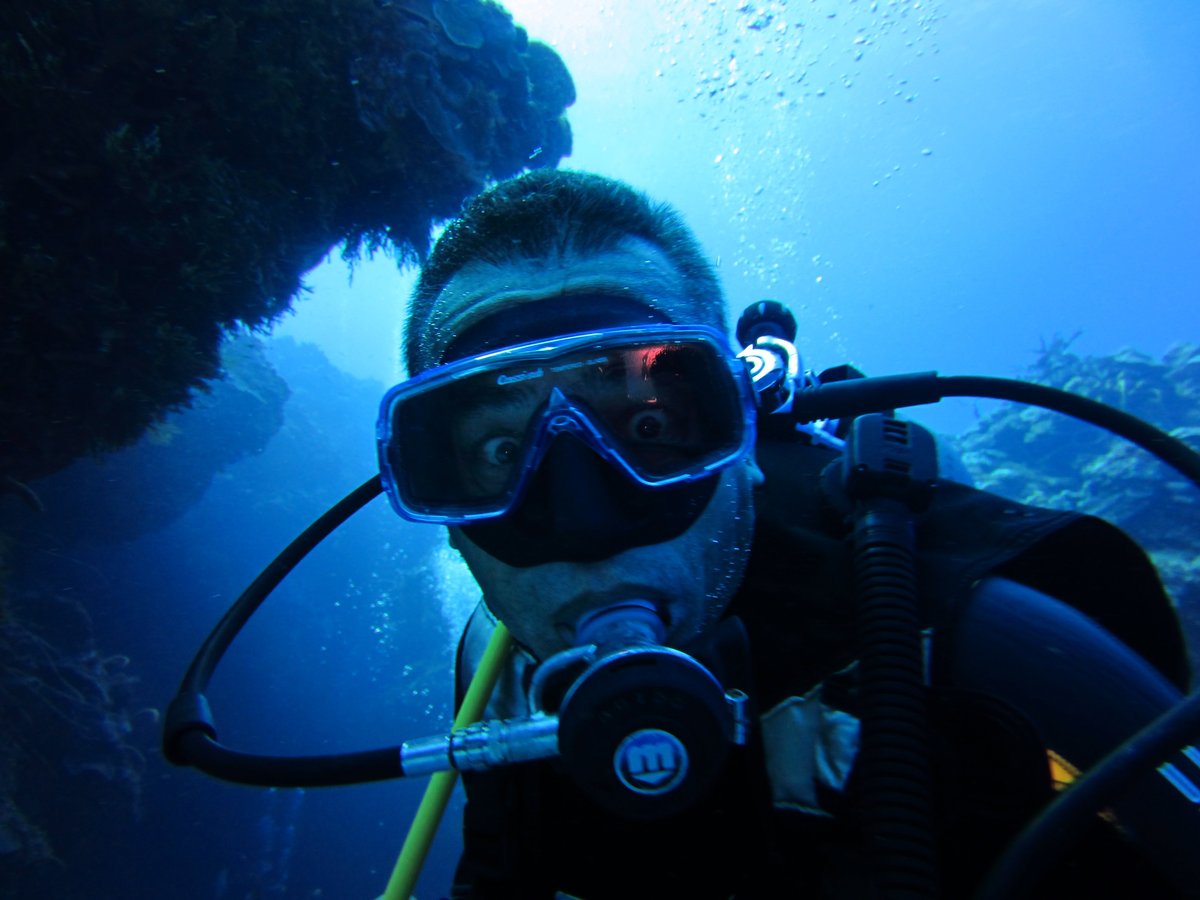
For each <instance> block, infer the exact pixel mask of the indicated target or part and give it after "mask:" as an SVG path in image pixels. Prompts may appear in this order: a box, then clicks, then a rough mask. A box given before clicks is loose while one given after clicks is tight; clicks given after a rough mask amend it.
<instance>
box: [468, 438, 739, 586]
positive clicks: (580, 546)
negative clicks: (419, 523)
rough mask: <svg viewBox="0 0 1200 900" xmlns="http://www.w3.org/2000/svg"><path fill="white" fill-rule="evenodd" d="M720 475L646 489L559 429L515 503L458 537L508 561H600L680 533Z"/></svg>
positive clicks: (698, 511)
mask: <svg viewBox="0 0 1200 900" xmlns="http://www.w3.org/2000/svg"><path fill="white" fill-rule="evenodd" d="M718 477H719V476H717V475H712V476H710V477H707V478H703V479H700V480H698V481H691V482H686V483H683V484H679V485H672V486H670V487H664V488H647V487H645V486H643V485H640V484H638V483H637V482H636V481H634V480H633V479H632V478H630V477H629V476H628V475H626V474H625V472H624V471H622V470H621V469H620V468H618V467H617V466H615V465H613V464H610V463H609V462H608V461H607V460H605V459H604V458H603V457H602V456H600V455H599V454H598V453H597V452H596V451H595V450H593V449H592V448H591V447H590V446H588V444H587V443H585V441H584V440H583V439H582V438H580V437H577V436H576V435H575V433H573V432H572V431H562V432H560V433H559V434H558V435H556V436H555V437H554V438H553V440H552V441H551V443H550V447H549V449H548V450H547V452H546V454H545V456H544V457H542V461H541V464H540V465H539V466H538V470H537V473H536V474H535V475H534V477H533V478H532V480H531V481H530V483H529V485H528V487H527V488H526V490H525V495H524V497H522V498H521V501H520V502H519V504H518V505H517V507H516V508H515V509H514V510H513V511H512V512H511V513H509V515H507V516H505V517H504V518H502V519H495V520H491V521H488V522H482V523H480V524H477V525H467V526H465V527H464V528H463V534H465V535H466V537H467V538H469V539H470V540H471V541H473V542H474V543H476V544H478V545H479V546H480V547H481V548H482V549H483V550H484V551H486V552H487V553H489V554H491V555H492V556H494V557H496V558H497V559H499V560H500V561H501V562H503V563H506V564H507V565H510V566H517V567H525V566H532V565H538V564H540V563H545V562H559V561H561V562H597V561H599V560H602V559H608V558H609V557H612V556H615V555H617V554H618V553H620V552H622V551H624V550H628V549H631V548H633V547H640V546H644V545H648V544H657V543H661V542H662V541H667V540H671V539H672V538H675V537H678V536H679V535H681V534H682V533H683V532H684V531H686V530H687V528H688V527H689V526H690V525H691V524H692V523H693V522H694V521H695V520H696V519H697V518H698V517H699V516H700V514H701V513H702V512H703V511H704V508H705V507H706V506H707V505H708V502H709V500H710V499H711V498H712V495H713V491H714V490H715V489H716V485H717V478H718Z"/></svg>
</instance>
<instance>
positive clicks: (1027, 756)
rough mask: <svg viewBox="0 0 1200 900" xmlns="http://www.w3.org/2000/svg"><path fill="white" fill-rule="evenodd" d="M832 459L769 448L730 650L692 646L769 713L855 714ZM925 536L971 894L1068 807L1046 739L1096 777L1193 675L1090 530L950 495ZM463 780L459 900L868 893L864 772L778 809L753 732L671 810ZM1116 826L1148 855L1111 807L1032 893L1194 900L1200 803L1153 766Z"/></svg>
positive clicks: (520, 778)
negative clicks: (1030, 832)
mask: <svg viewBox="0 0 1200 900" xmlns="http://www.w3.org/2000/svg"><path fill="white" fill-rule="evenodd" d="M834 456H835V454H834V452H833V451H829V450H826V449H823V448H819V447H813V446H810V445H808V444H807V443H805V442H803V441H790V440H778V439H772V440H762V439H761V438H760V442H759V448H758V461H759V464H760V466H761V467H762V469H763V470H764V473H765V474H766V484H765V486H764V488H763V490H762V492H761V496H760V497H759V498H758V504H757V521H756V528H755V536H754V546H753V552H752V556H751V560H750V564H749V567H748V570H747V573H746V577H745V580H744V583H743V585H742V587H741V589H740V591H739V593H738V594H737V596H736V598H735V600H734V601H733V603H732V604H731V606H730V609H729V613H728V616H729V618H728V619H727V621H726V623H725V625H724V627H723V628H721V629H718V631H717V633H716V637H715V638H714V641H715V642H716V643H714V642H713V641H710V642H709V645H708V646H706V647H705V646H698V647H697V648H689V649H690V650H692V651H693V652H694V653H695V655H697V657H698V658H702V659H704V661H705V663H706V664H709V665H711V666H712V667H713V668H714V670H715V671H716V673H717V674H718V676H719V677H720V678H722V680H723V683H724V684H726V685H727V686H737V687H741V688H743V689H745V690H746V691H747V693H749V694H750V696H751V700H752V703H753V710H754V712H755V713H756V714H762V713H763V712H765V711H767V710H770V709H771V708H772V707H775V706H776V704H779V703H780V702H781V701H784V700H785V699H786V698H789V697H796V696H800V695H803V694H805V693H807V692H810V691H811V690H812V689H813V688H814V686H817V685H821V686H822V688H821V689H822V691H823V695H824V696H825V698H826V700H827V701H828V702H829V703H831V704H833V705H836V706H837V707H838V708H839V709H842V710H845V711H847V712H849V713H851V714H853V713H854V712H855V703H856V686H855V678H854V674H853V668H851V669H850V670H849V671H847V666H849V665H850V664H851V663H853V662H854V660H855V630H854V608H853V598H852V588H851V586H852V584H853V572H852V567H851V557H850V550H849V546H848V534H849V524H848V522H847V520H846V518H845V517H844V516H843V515H842V514H840V513H838V512H837V511H836V510H835V509H834V508H833V506H832V505H831V504H830V503H829V502H828V501H827V500H826V499H825V494H824V492H823V490H822V487H821V471H822V470H823V469H824V467H825V466H826V465H827V464H828V463H829V461H830V460H831V459H832V458H834ZM917 539H918V548H919V559H918V573H917V574H918V583H919V586H920V595H921V602H922V605H923V611H922V614H923V618H924V621H925V622H926V624H927V625H928V626H929V627H930V628H931V629H932V632H931V633H932V634H933V638H932V641H931V643H930V645H929V646H930V650H929V656H928V665H929V676H930V682H931V686H930V688H929V699H930V704H929V708H930V715H931V720H932V725H931V729H930V732H931V733H930V747H931V753H930V758H931V762H932V769H933V775H934V804H935V809H936V812H937V836H938V850H939V871H940V873H941V895H942V896H943V897H967V896H970V894H971V893H972V892H973V890H974V889H975V888H976V887H977V885H978V883H979V880H980V879H981V877H982V876H983V875H984V874H985V873H986V871H987V869H988V868H989V867H990V865H991V864H992V863H993V862H994V861H995V859H996V858H997V857H998V855H999V854H1000V853H1001V851H1002V850H1003V848H1004V847H1005V845H1006V843H1007V842H1008V841H1009V840H1010V839H1011V837H1012V836H1013V835H1014V834H1015V833H1016V832H1017V831H1018V830H1019V829H1020V827H1021V826H1022V825H1023V824H1024V823H1025V822H1027V821H1028V819H1029V818H1030V816H1031V815H1032V814H1033V813H1035V812H1036V811H1037V810H1038V809H1039V808H1040V807H1041V806H1042V805H1044V804H1045V803H1046V802H1047V800H1048V799H1050V798H1051V797H1052V794H1053V788H1052V784H1051V778H1050V767H1049V765H1048V762H1047V750H1052V751H1054V752H1055V753H1057V754H1059V755H1060V756H1061V757H1063V758H1065V760H1066V762H1068V763H1070V764H1073V765H1074V766H1077V767H1078V768H1080V769H1084V770H1086V769H1087V767H1088V766H1090V765H1092V764H1093V763H1094V762H1095V761H1096V760H1097V759H1099V758H1100V757H1101V756H1102V755H1103V754H1104V753H1105V752H1107V751H1108V750H1109V749H1111V748H1112V747H1113V746H1115V745H1116V744H1118V743H1120V741H1121V740H1122V739H1124V738H1125V737H1127V736H1128V735H1129V734H1130V733H1132V732H1133V731H1135V730H1136V729H1137V728H1139V727H1140V726H1142V725H1144V724H1145V723H1147V722H1148V721H1149V720H1150V719H1152V718H1153V717H1154V716H1155V715H1157V714H1158V713H1160V712H1161V711H1162V710H1163V709H1165V708H1167V707H1169V706H1170V705H1171V704H1172V703H1173V702H1175V700H1177V698H1178V697H1179V695H1180V692H1181V691H1182V690H1186V687H1187V683H1188V677H1189V675H1188V667H1187V661H1186V654H1185V651H1184V646H1183V641H1182V638H1181V635H1180V632H1179V629H1178V625H1177V622H1176V619H1175V616H1174V614H1173V612H1172V610H1171V608H1170V604H1169V602H1168V600H1167V599H1166V597H1165V596H1164V594H1163V591H1162V588H1161V585H1160V584H1159V581H1158V578H1157V576H1156V574H1155V572H1154V570H1153V568H1152V567H1151V566H1150V564H1149V562H1148V561H1147V559H1146V557H1145V555H1144V554H1143V553H1142V552H1141V550H1140V549H1139V548H1137V547H1136V545H1134V544H1133V543H1132V542H1130V541H1129V540H1128V539H1127V538H1125V537H1124V536H1123V535H1122V534H1121V533H1120V532H1118V531H1116V530H1115V529H1113V528H1111V527H1110V526H1108V525H1106V524H1104V523H1102V522H1100V521H1098V520H1096V519H1091V518H1087V517H1081V516H1077V515H1074V514H1069V513H1058V512H1050V511H1046V510H1038V509H1032V508H1028V507H1023V506H1020V505H1018V504H1015V503H1011V502H1009V501H1006V500H1003V499H1000V498H997V497H995V496H992V495H988V494H984V493H981V492H978V491H974V490H972V489H970V488H967V487H964V486H961V485H955V484H952V483H946V484H943V485H942V486H940V488H939V490H938V492H937V499H936V500H935V502H934V504H933V506H932V508H931V509H930V510H929V511H928V512H927V513H926V514H925V515H924V516H923V517H922V518H921V519H920V520H919V522H918V527H917ZM1052 598H1057V599H1052ZM733 623H740V627H739V626H738V625H736V624H733ZM743 629H744V631H743ZM743 634H744V636H745V639H743V638H742V637H741V636H742V635H743ZM1113 635H1119V636H1120V640H1117V639H1116V638H1114V637H1113ZM1131 648H1132V649H1131ZM835 673H841V674H835ZM756 721H757V719H756ZM464 781H465V783H466V787H467V792H468V804H467V808H466V813H465V822H464V840H465V850H464V853H463V857H462V860H461V863H460V866H459V872H458V877H457V879H456V887H455V894H454V896H456V897H464V898H465V897H478V898H485V897H514V898H517V897H519V898H539V897H553V896H554V892H555V891H556V890H561V891H564V892H567V893H569V894H571V895H575V896H578V897H582V898H585V900H595V898H605V897H620V898H634V897H688V898H700V897H714V898H717V897H719V898H726V897H738V898H744V897H780V896H796V897H828V898H843V897H845V898H861V897H870V896H872V895H873V894H872V888H871V876H870V874H869V863H868V862H867V857H866V855H865V852H864V850H863V846H862V845H863V841H862V836H861V830H860V827H859V826H860V822H859V810H860V804H859V795H858V792H857V790H856V783H855V779H854V777H853V775H852V776H851V777H850V781H849V784H848V785H846V786H845V789H844V790H841V791H828V790H826V791H824V792H823V793H822V796H821V797H820V808H821V811H819V812H818V811H814V810H811V809H810V810H804V809H799V808H796V806H795V805H794V804H793V805H791V806H788V805H787V804H782V805H781V804H780V803H778V798H777V797H773V794H772V784H771V782H770V781H769V780H768V775H767V772H766V766H765V763H764V745H763V736H762V733H761V730H760V729H754V730H753V731H752V734H751V737H750V741H749V743H748V744H747V745H746V746H745V747H741V748H735V749H734V750H733V751H732V753H731V756H730V758H729V761H728V763H727V765H726V767H725V769H724V771H723V774H722V776H721V778H720V779H719V782H718V783H717V784H716V786H715V787H714V788H713V790H712V791H711V793H710V794H709V795H708V796H707V797H706V798H705V799H704V800H703V801H702V802H700V803H699V804H698V805H697V806H696V807H695V808H692V809H690V810H688V811H687V812H686V813H683V814H681V815H678V816H675V817H672V818H668V819H656V820H652V821H648V822H639V821H629V820H625V819H622V818H619V817H616V816H614V815H611V814H609V813H607V812H605V811H604V810H601V809H599V808H598V807H596V806H595V805H594V804H593V803H592V802H591V801H590V800H589V799H588V798H587V797H586V796H584V795H583V794H582V793H581V792H580V791H579V790H578V789H577V788H576V787H575V786H574V785H573V784H572V783H571V782H570V781H569V780H568V779H567V778H565V777H564V776H563V775H562V774H561V773H560V771H559V769H558V766H557V764H556V763H554V762H546V763H531V764H525V765H520V766H514V767H510V768H508V769H500V770H494V771H490V772H486V773H478V774H468V775H466V776H465V777H464ZM1115 818H1116V821H1117V822H1119V823H1120V826H1121V828H1122V829H1124V830H1125V831H1126V832H1129V833H1133V834H1136V836H1137V837H1138V838H1139V839H1140V840H1139V842H1138V845H1137V846H1135V845H1134V842H1133V841H1131V840H1127V839H1126V838H1125V837H1123V836H1122V835H1121V834H1119V833H1118V830H1117V828H1115V827H1114V826H1113V825H1112V824H1111V819H1112V817H1111V816H1110V817H1109V820H1103V819H1101V818H1097V819H1096V821H1095V823H1094V826H1093V828H1092V830H1091V832H1090V833H1089V834H1087V835H1086V836H1085V838H1084V840H1083V842H1082V844H1080V845H1078V846H1077V847H1076V849H1075V850H1074V851H1073V852H1072V853H1071V854H1070V856H1069V857H1064V858H1063V859H1061V860H1060V861H1059V864H1058V865H1057V867H1056V869H1055V870H1054V871H1053V872H1052V873H1051V875H1050V876H1049V877H1048V879H1047V880H1046V881H1045V882H1044V883H1043V888H1042V890H1041V891H1040V893H1039V896H1056V895H1057V896H1062V895H1063V894H1064V892H1065V894H1066V895H1069V896H1075V895H1078V896H1092V897H1132V896H1137V897H1156V896H1185V895H1187V890H1186V889H1183V890H1180V889H1178V888H1177V887H1176V885H1179V884H1183V885H1187V884H1189V883H1200V881H1195V882H1189V881H1188V879H1190V878H1200V873H1197V871H1196V867H1197V865H1198V864H1197V862H1196V861H1195V860H1193V859H1191V858H1192V857H1194V856H1195V855H1196V851H1195V849H1194V848H1195V847H1196V846H1197V841H1198V840H1200V813H1198V812H1197V811H1196V808H1195V806H1194V805H1193V804H1191V803H1189V802H1188V801H1186V800H1185V798H1184V797H1183V796H1182V795H1181V794H1180V792H1179V791H1177V790H1175V789H1174V788H1172V787H1171V785H1170V784H1168V783H1167V781H1166V780H1165V779H1164V778H1162V777H1161V776H1160V775H1159V774H1158V773H1156V772H1155V771H1153V770H1151V771H1150V772H1148V773H1146V775H1145V777H1143V778H1142V779H1141V780H1140V781H1139V782H1138V784H1137V785H1136V786H1135V788H1134V790H1133V792H1132V794H1131V796H1130V797H1129V798H1128V800H1127V802H1123V803H1122V804H1120V805H1118V809H1117V810H1116V817H1115ZM1140 848H1145V850H1146V851H1147V852H1143V849H1140ZM1156 856H1157V858H1155V857H1156ZM1184 857H1186V858H1187V860H1186V861H1184ZM1177 864H1178V865H1177ZM1164 870H1170V871H1171V874H1170V876H1169V877H1164V876H1163V875H1162V874H1161V873H1162V872H1163V871H1164Z"/></svg>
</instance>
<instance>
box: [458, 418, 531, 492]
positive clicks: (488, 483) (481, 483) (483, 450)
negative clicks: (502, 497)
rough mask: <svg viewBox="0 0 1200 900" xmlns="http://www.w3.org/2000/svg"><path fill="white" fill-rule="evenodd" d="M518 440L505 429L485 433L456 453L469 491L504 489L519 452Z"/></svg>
mask: <svg viewBox="0 0 1200 900" xmlns="http://www.w3.org/2000/svg"><path fill="white" fill-rule="evenodd" d="M520 449H521V441H520V439H519V438H518V437H516V436H514V435H512V434H509V433H507V432H501V433H492V434H484V435H481V436H480V437H478V438H477V439H476V440H474V441H471V442H469V443H468V444H467V446H466V447H464V448H463V449H462V450H461V451H460V453H459V471H460V472H461V477H462V479H463V486H464V487H466V488H467V490H468V493H470V494H473V495H475V496H478V497H483V496H489V495H492V494H496V493H499V492H502V491H504V490H505V488H506V487H507V486H508V483H509V479H510V478H511V477H512V473H513V469H514V467H515V466H516V464H517V460H518V457H519V454H520Z"/></svg>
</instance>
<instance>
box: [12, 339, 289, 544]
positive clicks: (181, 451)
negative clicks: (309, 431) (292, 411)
mask: <svg viewBox="0 0 1200 900" xmlns="http://www.w3.org/2000/svg"><path fill="white" fill-rule="evenodd" d="M220 372H221V375H220V377H219V378H217V379H216V380H214V381H212V382H209V383H208V384H206V385H205V386H204V389H203V390H201V391H198V392H197V393H196V396H195V398H194V399H193V400H192V403H191V408H190V409H185V410H178V411H175V412H172V413H169V414H168V415H167V416H166V417H165V418H164V419H163V420H162V421H161V422H159V423H157V424H155V425H152V426H150V428H149V429H148V430H147V431H146V433H145V435H144V436H143V437H142V439H141V440H139V441H138V442H137V443H135V444H133V445H132V446H129V447H125V448H122V449H120V450H116V451H114V452H112V453H108V454H105V455H104V456H101V457H98V458H91V457H85V458H83V459H78V460H76V461H75V462H73V463H72V464H71V465H69V466H67V467H66V468H65V469H63V470H62V471H60V472H56V473H55V474H54V475H53V476H51V477H49V478H43V479H40V480H38V481H36V482H34V483H33V485H32V486H31V487H32V490H33V491H34V492H35V494H36V496H37V508H36V509H34V510H31V509H30V507H29V504H21V503H12V502H9V503H4V502H0V530H4V531H8V532H10V533H13V534H21V536H22V539H23V540H24V541H25V543H26V544H29V543H30V542H33V541H34V540H35V539H36V538H35V535H36V534H48V535H52V536H53V540H54V542H55V543H57V544H68V545H69V544H74V543H77V542H80V541H98V542H102V543H110V542H117V541H129V540H133V539H135V538H138V537H140V536H141V535H144V534H149V533H150V532H153V531H156V530H158V529H161V528H165V527H166V526H167V525H168V524H170V522H172V521H173V520H174V519H175V518H177V517H178V516H180V515H182V514H183V513H184V512H185V511H186V510H187V509H188V508H189V507H190V506H192V505H193V504H194V503H196V502H197V501H199V499H200V498H201V497H202V496H203V495H204V492H205V491H206V490H208V486H209V484H210V483H211V482H212V479H213V477H214V476H215V475H216V474H217V473H219V472H221V471H222V470H224V469H225V468H227V467H228V466H231V465H233V464H234V463H236V462H238V461H239V460H242V459H245V458H246V457H248V456H252V455H254V454H257V453H261V452H262V450H263V448H264V447H266V445H267V443H268V442H269V441H270V440H271V438H272V437H274V436H275V434H276V433H277V432H278V431H279V429H280V428H281V427H282V426H283V416H284V413H283V407H284V404H285V403H286V402H287V399H288V397H289V395H290V393H291V392H290V390H289V389H288V386H287V383H286V382H285V381H284V380H283V379H282V378H281V377H280V376H279V375H278V374H277V373H276V371H275V369H274V368H273V367H272V366H271V364H270V363H269V362H268V361H267V359H266V357H265V356H264V354H263V348H262V343H261V342H260V341H259V339H258V338H255V337H252V336H250V335H239V336H237V337H233V338H228V339H226V340H225V341H224V342H223V343H222V345H221V349H220Z"/></svg>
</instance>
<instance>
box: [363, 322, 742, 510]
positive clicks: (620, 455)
mask: <svg viewBox="0 0 1200 900" xmlns="http://www.w3.org/2000/svg"><path fill="white" fill-rule="evenodd" d="M754 408H755V407H754V399H753V392H752V389H751V384H750V378H749V375H748V373H747V370H746V364H745V363H744V362H743V361H741V360H739V359H737V358H736V356H735V355H734V352H733V351H732V349H731V348H730V345H729V343H728V342H727V341H726V340H725V339H724V338H723V337H722V335H721V334H720V333H719V332H718V331H716V330H714V329H711V328H707V327H703V326H691V325H686V326H685V325H651V326H636V327H625V328H613V329H606V330H603V331H590V332H585V333H580V334H570V335H565V336H562V337H556V338H553V339H549V340H540V341H533V342H530V343H523V344H519V345H516V346H513V347H506V348H503V349H499V350H493V351H489V352H486V353H481V354H478V355H476V356H472V357H469V358H466V359H461V360H457V361H455V362H451V363H448V364H446V365H443V366H439V367H437V368H435V369H431V370H429V371H427V372H424V373H422V374H421V375H419V376H417V377H416V378H413V379H411V380H409V381H406V382H403V383H402V384H399V385H397V386H396V387H394V388H392V389H391V390H390V391H388V392H387V394H386V395H385V397H384V398H383V402H382V404H381V407H380V414H379V421H378V425H377V428H376V438H377V442H378V451H379V467H380V472H381V475H382V480H383V485H384V488H385V490H386V491H387V495H388V497H389V498H390V500H391V503H392V506H393V507H394V508H395V510H396V512H398V513H399V514H400V515H401V516H403V517H404V518H406V519H410V520H412V521H416V522H436V523H440V524H444V525H470V524H474V523H481V522H484V521H486V520H490V519H496V518H499V517H501V516H505V515H506V514H508V513H509V512H511V511H512V510H513V509H514V508H515V507H516V506H517V505H518V504H519V503H520V501H521V498H522V497H523V495H524V493H525V492H526V489H527V487H528V485H529V483H530V480H531V479H532V478H533V477H534V475H535V474H536V473H537V471H538V467H539V465H540V464H541V462H542V460H543V458H544V457H545V456H546V454H547V452H548V450H549V448H550V446H551V444H552V442H553V441H554V440H555V438H556V437H558V436H559V435H571V436H572V437H574V438H575V439H577V440H578V441H580V442H582V443H583V444H585V445H586V446H587V447H588V448H590V450H591V451H593V452H594V453H595V454H596V455H597V456H599V457H600V458H601V459H603V460H604V461H605V462H606V463H608V464H609V466H611V467H613V468H615V469H617V470H619V471H620V472H621V473H623V474H624V476H626V478H627V479H628V480H629V481H630V482H632V483H633V484H636V485H638V486H641V487H643V488H647V489H651V490H653V489H659V488H668V487H672V486H677V485H684V484H687V483H689V482H695V481H698V480H700V479H704V478H706V477H707V476H710V475H712V474H714V473H715V472H718V471H720V470H721V469H724V468H727V467H728V466H731V465H733V464H734V463H736V462H738V461H739V460H741V459H743V458H744V457H745V456H746V455H747V454H748V453H749V451H750V449H751V447H752V446H753V443H754Z"/></svg>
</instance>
